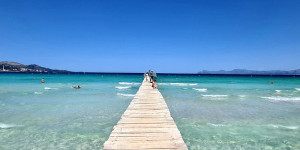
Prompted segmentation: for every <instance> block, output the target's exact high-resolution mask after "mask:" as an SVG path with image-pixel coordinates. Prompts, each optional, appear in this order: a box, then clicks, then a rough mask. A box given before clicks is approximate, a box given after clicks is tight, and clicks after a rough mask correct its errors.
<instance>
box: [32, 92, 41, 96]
mask: <svg viewBox="0 0 300 150" xmlns="http://www.w3.org/2000/svg"><path fill="white" fill-rule="evenodd" d="M34 94H36V95H40V94H43V92H34Z"/></svg>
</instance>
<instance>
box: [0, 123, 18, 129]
mask: <svg viewBox="0 0 300 150" xmlns="http://www.w3.org/2000/svg"><path fill="white" fill-rule="evenodd" d="M13 127H20V125H14V124H4V123H0V129H8V128H13Z"/></svg>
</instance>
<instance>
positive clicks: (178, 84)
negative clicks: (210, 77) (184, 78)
mask: <svg viewBox="0 0 300 150" xmlns="http://www.w3.org/2000/svg"><path fill="white" fill-rule="evenodd" d="M158 85H172V86H196V85H198V84H197V83H158Z"/></svg>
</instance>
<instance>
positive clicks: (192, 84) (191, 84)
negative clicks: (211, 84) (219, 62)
mask: <svg viewBox="0 0 300 150" xmlns="http://www.w3.org/2000/svg"><path fill="white" fill-rule="evenodd" d="M189 85H190V86H194V85H198V84H197V83H190V84H189Z"/></svg>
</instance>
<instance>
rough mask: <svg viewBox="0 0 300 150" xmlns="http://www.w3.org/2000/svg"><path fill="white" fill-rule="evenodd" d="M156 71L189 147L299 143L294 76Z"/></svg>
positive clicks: (299, 118)
mask: <svg viewBox="0 0 300 150" xmlns="http://www.w3.org/2000/svg"><path fill="white" fill-rule="evenodd" d="M160 77H161V78H160V79H162V83H161V84H160V86H159V89H160V91H161V93H162V94H163V95H164V97H165V99H166V101H167V104H168V106H169V108H170V111H171V114H172V116H173V117H174V119H175V121H176V123H177V126H178V128H179V130H180V131H181V133H182V136H183V138H184V140H185V142H186V143H187V145H188V147H189V149H300V142H299V141H300V99H299V98H300V91H299V87H300V78H293V77H216V76H215V77H213V76H160ZM271 81H274V84H273V85H271V84H270V82H271ZM174 83H176V84H174Z"/></svg>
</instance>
